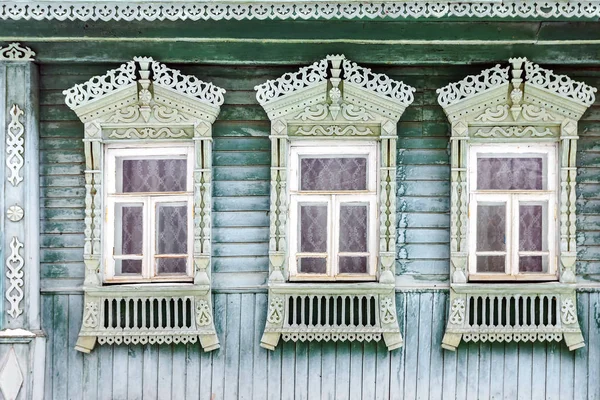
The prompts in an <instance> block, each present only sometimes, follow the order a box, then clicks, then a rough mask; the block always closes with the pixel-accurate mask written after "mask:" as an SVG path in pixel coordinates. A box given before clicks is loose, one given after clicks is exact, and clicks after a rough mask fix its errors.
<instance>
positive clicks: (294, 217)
mask: <svg viewBox="0 0 600 400" xmlns="http://www.w3.org/2000/svg"><path fill="white" fill-rule="evenodd" d="M330 143H331V142H327V141H325V140H324V141H310V142H298V143H294V144H293V145H291V146H290V169H289V176H290V223H289V227H290V233H289V237H290V242H289V245H290V252H289V255H290V256H289V264H288V265H289V273H290V275H289V279H290V281H304V280H306V281H369V280H375V279H376V278H377V248H378V247H377V242H378V240H377V227H378V222H379V221H378V219H377V218H378V213H377V209H378V202H377V199H378V193H377V186H378V185H377V182H378V176H377V165H378V152H377V143H376V142H374V141H336V143H335V146H331V145H329V146H327V144H330ZM332 150H333V151H332ZM306 156H318V157H323V158H337V157H339V158H344V157H365V158H366V159H367V189H366V190H339V191H314V190H311V191H303V190H301V189H300V172H301V171H300V161H301V159H302V158H303V157H306ZM345 203H361V204H367V205H368V230H367V232H368V233H367V235H368V239H367V249H368V251H367V252H366V253H340V252H339V233H340V231H341V228H340V219H339V213H340V207H341V205H342V204H345ZM302 204H327V227H328V229H327V243H328V251H327V253H322V254H319V256H324V257H325V258H326V259H327V272H326V273H325V274H314V273H301V272H299V271H298V267H297V266H298V261H299V259H300V258H301V257H302V256H309V255H316V253H300V252H299V251H298V242H299V239H300V234H299V230H300V220H299V215H298V213H299V208H300V206H301V205H302ZM341 255H353V256H367V257H368V261H367V262H368V272H367V273H366V274H358V273H340V272H339V269H338V257H339V256H341Z"/></svg>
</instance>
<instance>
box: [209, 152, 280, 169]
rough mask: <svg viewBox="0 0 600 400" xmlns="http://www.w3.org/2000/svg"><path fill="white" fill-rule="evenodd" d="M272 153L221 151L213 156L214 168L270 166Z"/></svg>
mask: <svg viewBox="0 0 600 400" xmlns="http://www.w3.org/2000/svg"><path fill="white" fill-rule="evenodd" d="M270 164H271V153H270V152H267V151H263V152H258V151H255V152H246V151H231V152H225V151H220V152H216V153H214V154H213V165H214V166H245V165H255V166H262V165H270Z"/></svg>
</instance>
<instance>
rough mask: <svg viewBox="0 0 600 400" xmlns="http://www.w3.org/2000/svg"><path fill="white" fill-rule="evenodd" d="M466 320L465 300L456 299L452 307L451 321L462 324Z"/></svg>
mask: <svg viewBox="0 0 600 400" xmlns="http://www.w3.org/2000/svg"><path fill="white" fill-rule="evenodd" d="M463 322H465V300H464V299H454V300H453V301H452V308H451V309H450V323H452V324H455V325H460V324H462V323H463Z"/></svg>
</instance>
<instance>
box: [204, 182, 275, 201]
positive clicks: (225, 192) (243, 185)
mask: <svg viewBox="0 0 600 400" xmlns="http://www.w3.org/2000/svg"><path fill="white" fill-rule="evenodd" d="M270 188H271V183H270V182H266V181H258V180H257V181H215V182H213V196H214V197H221V196H225V197H232V196H239V197H244V196H266V195H268V194H269V192H270V190H271V189H270Z"/></svg>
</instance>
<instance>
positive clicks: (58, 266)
mask: <svg viewBox="0 0 600 400" xmlns="http://www.w3.org/2000/svg"><path fill="white" fill-rule="evenodd" d="M84 274H85V266H84V265H83V262H81V261H80V262H70V263H67V262H52V263H46V262H42V263H41V264H40V277H41V278H42V279H44V280H50V279H65V278H76V279H83V278H84ZM73 287H74V288H77V287H80V285H77V286H73Z"/></svg>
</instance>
